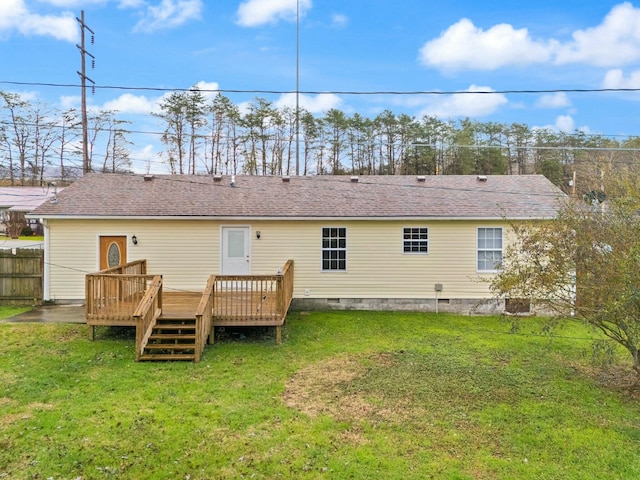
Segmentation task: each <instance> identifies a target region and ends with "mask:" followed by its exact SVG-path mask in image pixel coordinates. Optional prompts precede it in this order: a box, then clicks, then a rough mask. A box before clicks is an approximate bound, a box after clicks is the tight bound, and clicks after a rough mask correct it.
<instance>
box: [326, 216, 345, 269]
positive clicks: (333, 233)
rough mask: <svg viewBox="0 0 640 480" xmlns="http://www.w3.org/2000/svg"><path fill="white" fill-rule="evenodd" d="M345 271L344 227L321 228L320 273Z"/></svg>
mask: <svg viewBox="0 0 640 480" xmlns="http://www.w3.org/2000/svg"><path fill="white" fill-rule="evenodd" d="M346 270H347V229H346V228H345V227H323V228H322V271H326V272H332V271H338V272H340V271H342V272H344V271H346Z"/></svg>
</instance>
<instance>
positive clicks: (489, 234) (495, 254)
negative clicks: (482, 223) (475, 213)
mask: <svg viewBox="0 0 640 480" xmlns="http://www.w3.org/2000/svg"><path fill="white" fill-rule="evenodd" d="M501 263H502V227H479V228H478V271H480V272H495V271H497V270H498V269H499V268H500V264H501Z"/></svg>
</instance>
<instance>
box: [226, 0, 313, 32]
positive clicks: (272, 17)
mask: <svg viewBox="0 0 640 480" xmlns="http://www.w3.org/2000/svg"><path fill="white" fill-rule="evenodd" d="M297 2H299V3H297ZM311 5H312V3H311V0H247V1H246V2H243V3H241V4H240V6H239V7H238V11H237V17H238V20H237V23H238V25H241V26H243V27H257V26H259V25H264V24H267V23H276V22H277V21H279V20H284V21H287V22H295V21H296V8H299V13H300V17H303V16H304V15H305V13H306V12H307V11H308V10H309V9H311Z"/></svg>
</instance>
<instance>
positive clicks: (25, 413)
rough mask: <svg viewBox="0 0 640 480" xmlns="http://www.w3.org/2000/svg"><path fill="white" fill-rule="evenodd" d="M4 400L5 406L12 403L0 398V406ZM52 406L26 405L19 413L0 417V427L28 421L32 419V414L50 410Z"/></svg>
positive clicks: (42, 404)
mask: <svg viewBox="0 0 640 480" xmlns="http://www.w3.org/2000/svg"><path fill="white" fill-rule="evenodd" d="M4 400H8V401H6V402H4V403H5V404H9V403H12V402H11V400H10V399H6V398H0V405H2V404H3V403H2V402H3V401H4ZM52 408H53V405H51V404H48V403H30V404H29V405H26V406H25V407H24V408H23V410H22V411H21V412H16V413H8V414H6V415H2V416H0V427H7V426H9V425H12V424H14V423H16V422H18V421H20V420H29V419H30V418H31V417H33V413H34V412H38V411H42V410H51V409H52Z"/></svg>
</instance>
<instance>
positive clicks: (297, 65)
mask: <svg viewBox="0 0 640 480" xmlns="http://www.w3.org/2000/svg"><path fill="white" fill-rule="evenodd" d="M296 175H300V0H296Z"/></svg>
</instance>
